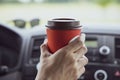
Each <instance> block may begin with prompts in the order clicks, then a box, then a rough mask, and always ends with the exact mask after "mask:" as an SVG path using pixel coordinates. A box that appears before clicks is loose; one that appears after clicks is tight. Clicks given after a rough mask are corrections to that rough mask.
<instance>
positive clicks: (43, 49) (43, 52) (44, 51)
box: [40, 39, 51, 58]
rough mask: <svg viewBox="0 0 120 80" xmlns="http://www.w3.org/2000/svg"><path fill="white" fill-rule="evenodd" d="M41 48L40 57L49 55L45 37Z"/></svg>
mask: <svg viewBox="0 0 120 80" xmlns="http://www.w3.org/2000/svg"><path fill="white" fill-rule="evenodd" d="M40 49H41V57H42V58H44V57H48V56H50V55H51V53H50V52H49V49H48V47H47V39H45V40H44V43H43V44H42V45H41V46H40Z"/></svg>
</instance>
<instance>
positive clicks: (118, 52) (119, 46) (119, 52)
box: [115, 37, 120, 60]
mask: <svg viewBox="0 0 120 80" xmlns="http://www.w3.org/2000/svg"><path fill="white" fill-rule="evenodd" d="M115 58H116V59H119V60H120V37H116V38H115Z"/></svg>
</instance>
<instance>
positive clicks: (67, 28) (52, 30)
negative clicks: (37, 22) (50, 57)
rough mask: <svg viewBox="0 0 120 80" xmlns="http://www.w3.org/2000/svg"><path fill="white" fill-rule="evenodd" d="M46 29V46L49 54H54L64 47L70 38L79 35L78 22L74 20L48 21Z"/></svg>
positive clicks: (57, 19) (58, 19) (59, 19)
mask: <svg viewBox="0 0 120 80" xmlns="http://www.w3.org/2000/svg"><path fill="white" fill-rule="evenodd" d="M46 27H47V29H46V32H47V38H48V43H47V45H48V48H49V50H50V52H51V53H55V52H56V51H57V50H59V49H60V48H62V47H64V46H66V45H67V44H68V43H69V41H70V40H71V39H72V38H74V37H75V36H77V35H80V34H81V26H80V21H79V20H76V19H71V18H56V19H52V20H48V23H47V25H46Z"/></svg>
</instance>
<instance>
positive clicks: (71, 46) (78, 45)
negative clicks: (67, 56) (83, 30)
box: [63, 36, 83, 53]
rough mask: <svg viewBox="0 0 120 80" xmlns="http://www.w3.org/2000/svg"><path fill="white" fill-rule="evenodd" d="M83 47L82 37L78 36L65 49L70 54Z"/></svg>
mask: <svg viewBox="0 0 120 80" xmlns="http://www.w3.org/2000/svg"><path fill="white" fill-rule="evenodd" d="M82 46H83V44H82V41H81V40H80V36H76V37H75V38H74V40H72V41H71V42H70V43H69V44H68V45H67V46H65V47H63V49H64V50H65V51H67V52H68V53H73V52H75V51H76V50H78V49H79V48H81V47H82Z"/></svg>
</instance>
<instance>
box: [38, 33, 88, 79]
mask: <svg viewBox="0 0 120 80" xmlns="http://www.w3.org/2000/svg"><path fill="white" fill-rule="evenodd" d="M81 39H82V40H81ZM84 39H85V35H84V34H82V35H81V37H79V36H77V37H76V38H75V39H74V40H72V41H71V42H70V43H69V44H68V45H66V46H65V47H63V48H61V49H59V50H58V51H56V52H55V53H54V54H51V53H50V52H49V50H48V47H47V41H46V40H45V41H44V43H43V44H42V45H41V57H40V66H39V70H38V73H37V76H36V80H77V78H78V77H79V76H80V75H82V74H83V73H84V71H85V68H84V66H85V65H86V64H87V62H88V59H87V58H86V57H85V56H84V54H85V53H86V52H87V48H86V47H85V45H84Z"/></svg>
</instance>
